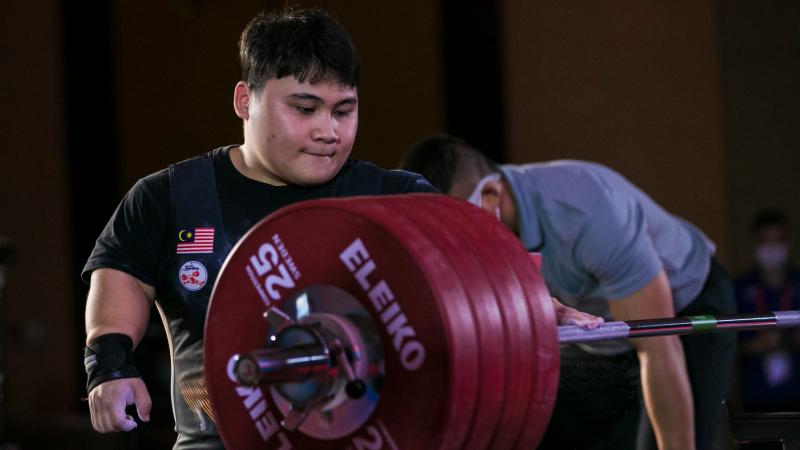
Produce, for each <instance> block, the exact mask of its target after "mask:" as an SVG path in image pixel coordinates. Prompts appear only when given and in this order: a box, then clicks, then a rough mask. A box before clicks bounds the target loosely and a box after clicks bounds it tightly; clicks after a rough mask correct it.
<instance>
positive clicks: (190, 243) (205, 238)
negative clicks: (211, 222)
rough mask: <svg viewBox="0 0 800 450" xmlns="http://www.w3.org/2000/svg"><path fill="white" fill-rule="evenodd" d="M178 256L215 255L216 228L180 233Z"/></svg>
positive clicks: (196, 229) (183, 230) (185, 230)
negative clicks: (188, 254)
mask: <svg viewBox="0 0 800 450" xmlns="http://www.w3.org/2000/svg"><path fill="white" fill-rule="evenodd" d="M177 251H178V254H179V255H180V254H183V253H214V227H208V228H195V229H194V230H190V229H186V228H184V229H182V230H180V231H178V247H177Z"/></svg>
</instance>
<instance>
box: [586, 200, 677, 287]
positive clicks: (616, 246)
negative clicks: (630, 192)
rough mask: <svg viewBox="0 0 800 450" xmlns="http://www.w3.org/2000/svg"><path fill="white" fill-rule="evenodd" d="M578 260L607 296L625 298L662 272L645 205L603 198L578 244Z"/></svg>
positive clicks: (592, 212) (589, 219) (587, 223)
mask: <svg viewBox="0 0 800 450" xmlns="http://www.w3.org/2000/svg"><path fill="white" fill-rule="evenodd" d="M575 258H576V261H577V262H578V263H579V264H581V265H582V266H583V267H584V269H586V270H587V271H588V272H589V273H591V274H592V276H594V277H595V279H596V280H597V283H598V284H599V286H600V288H601V289H602V290H603V292H604V294H605V297H606V298H608V299H612V300H618V299H622V298H625V297H627V296H629V295H631V294H633V293H634V292H636V291H638V290H639V289H641V288H643V287H645V285H647V283H649V282H650V281H651V280H652V279H653V278H654V277H655V276H656V275H657V274H658V272H659V271H660V270H661V269H662V264H661V259H660V258H659V256H658V253H657V252H656V250H655V247H654V246H653V242H652V240H651V239H650V236H649V235H648V234H647V223H646V219H645V216H644V212H643V211H642V208H641V206H640V205H639V204H638V203H636V202H635V201H633V200H632V199H629V198H627V197H624V196H617V197H612V194H610V193H609V194H607V195H603V196H600V198H599V199H598V201H596V202H595V203H594V205H593V207H592V209H591V214H590V215H589V217H588V220H587V222H586V225H585V226H584V228H583V230H582V231H581V234H580V236H579V238H578V239H577V241H576V245H575Z"/></svg>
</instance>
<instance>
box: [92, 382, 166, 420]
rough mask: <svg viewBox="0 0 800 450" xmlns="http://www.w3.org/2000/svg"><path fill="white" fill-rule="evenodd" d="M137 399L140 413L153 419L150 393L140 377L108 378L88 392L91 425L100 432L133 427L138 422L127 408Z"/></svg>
mask: <svg viewBox="0 0 800 450" xmlns="http://www.w3.org/2000/svg"><path fill="white" fill-rule="evenodd" d="M134 403H136V407H137V410H138V411H139V413H138V414H139V417H140V418H142V420H149V419H150V408H151V402H150V395H149V394H148V393H147V388H146V387H145V385H144V382H143V381H142V380H141V379H140V378H125V379H118V380H112V381H108V382H105V383H103V384H100V385H99V386H97V387H95V388H94V389H93V390H92V392H90V393H89V410H90V412H91V416H92V426H93V427H94V429H95V430H97V431H98V432H100V433H111V432H114V431H131V430H133V429H134V428H136V426H137V423H136V421H135V420H134V418H133V417H131V416H130V415H128V414H126V412H125V408H126V407H127V406H128V405H132V404H134Z"/></svg>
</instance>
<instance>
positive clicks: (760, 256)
mask: <svg viewBox="0 0 800 450" xmlns="http://www.w3.org/2000/svg"><path fill="white" fill-rule="evenodd" d="M755 258H756V263H758V266H759V267H760V268H762V269H763V270H765V271H767V272H774V271H777V270H780V269H782V268H783V267H784V266H785V265H786V261H787V260H788V259H789V244H788V243H786V242H768V243H766V244H761V245H759V246H758V247H756V252H755Z"/></svg>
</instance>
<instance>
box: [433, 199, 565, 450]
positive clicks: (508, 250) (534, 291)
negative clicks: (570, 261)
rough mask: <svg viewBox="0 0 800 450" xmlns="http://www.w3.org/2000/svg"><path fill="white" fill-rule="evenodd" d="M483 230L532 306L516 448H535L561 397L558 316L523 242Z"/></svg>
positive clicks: (498, 227)
mask: <svg viewBox="0 0 800 450" xmlns="http://www.w3.org/2000/svg"><path fill="white" fill-rule="evenodd" d="M441 201H442V202H443V203H451V204H455V205H459V206H463V202H461V201H460V200H456V199H452V198H451V199H441ZM459 209H460V210H461V211H463V212H464V213H465V214H467V215H468V216H469V217H471V219H469V220H471V221H479V220H482V219H481V217H483V218H485V217H491V216H490V215H489V214H487V213H485V212H484V211H481V210H479V209H477V208H471V207H460V208H459ZM480 229H481V230H482V231H483V233H484V234H485V235H486V236H487V237H486V239H487V240H488V241H489V242H495V243H496V245H497V247H496V251H498V252H499V253H503V254H504V255H505V256H506V257H507V258H508V259H509V261H511V266H512V268H513V269H514V271H515V272H516V274H517V278H518V279H519V280H520V282H521V284H522V287H523V289H524V290H525V299H526V300H527V302H528V309H529V312H530V319H529V320H530V323H531V328H532V331H533V339H532V340H531V341H530V342H531V343H530V346H529V347H528V348H529V351H530V350H532V351H533V352H532V353H533V355H534V361H535V364H536V366H535V372H534V376H533V377H532V379H533V387H532V389H531V396H530V399H529V402H528V408H527V412H526V413H525V426H524V427H523V429H522V435H521V436H520V438H519V440H518V441H517V444H516V446H515V447H516V448H519V449H529V448H534V447H535V446H536V445H538V443H539V441H541V439H542V436H544V432H545V429H546V428H547V424H548V422H549V421H550V416H551V414H552V412H553V405H554V404H555V399H556V394H557V393H558V374H559V354H558V328H557V323H556V319H555V312H554V311H553V305H552V303H551V301H550V294H549V293H548V291H547V287H546V285H545V283H544V280H543V279H542V277H541V275H540V274H539V271H538V270H536V267H535V265H534V264H533V263H532V261H531V256H530V255H529V254H528V252H527V251H526V250H525V249H524V248H523V247H522V244H521V243H520V242H519V239H517V238H516V236H514V235H513V234H511V233H510V232H509V231H508V229H507V228H506V227H505V226H504V225H502V224H501V222H500V221H498V220H492V221H489V222H482V226H481V227H480Z"/></svg>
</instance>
